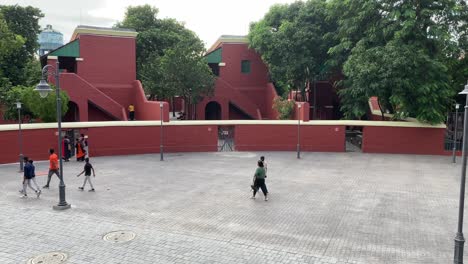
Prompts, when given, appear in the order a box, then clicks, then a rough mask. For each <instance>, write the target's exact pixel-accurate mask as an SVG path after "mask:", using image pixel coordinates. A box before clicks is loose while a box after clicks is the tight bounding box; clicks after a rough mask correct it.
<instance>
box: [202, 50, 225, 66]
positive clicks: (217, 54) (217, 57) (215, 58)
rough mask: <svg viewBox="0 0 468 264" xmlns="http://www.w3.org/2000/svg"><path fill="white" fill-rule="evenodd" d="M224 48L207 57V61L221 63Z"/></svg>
mask: <svg viewBox="0 0 468 264" xmlns="http://www.w3.org/2000/svg"><path fill="white" fill-rule="evenodd" d="M222 50H223V49H222V48H219V49H216V50H213V51H212V52H210V53H208V54H206V55H205V59H206V61H207V62H208V63H220V62H221V60H222Z"/></svg>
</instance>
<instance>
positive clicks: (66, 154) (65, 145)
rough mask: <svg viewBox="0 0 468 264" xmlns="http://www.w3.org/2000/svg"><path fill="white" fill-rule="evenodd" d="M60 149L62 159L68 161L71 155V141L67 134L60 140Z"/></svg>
mask: <svg viewBox="0 0 468 264" xmlns="http://www.w3.org/2000/svg"><path fill="white" fill-rule="evenodd" d="M62 149H63V160H64V161H65V162H68V161H70V156H71V142H70V139H69V138H68V136H65V137H64V138H63V141H62Z"/></svg>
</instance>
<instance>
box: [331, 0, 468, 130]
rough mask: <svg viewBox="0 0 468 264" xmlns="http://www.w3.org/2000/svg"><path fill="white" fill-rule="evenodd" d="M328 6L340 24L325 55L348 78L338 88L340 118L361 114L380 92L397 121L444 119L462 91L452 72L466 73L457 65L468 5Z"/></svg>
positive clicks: (451, 1)
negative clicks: (333, 40)
mask: <svg viewBox="0 0 468 264" xmlns="http://www.w3.org/2000/svg"><path fill="white" fill-rule="evenodd" d="M330 6H331V7H332V10H334V11H333V12H331V14H332V17H334V19H336V20H337V21H338V24H339V27H338V30H337V32H336V34H335V36H336V39H337V40H339V44H337V45H335V46H334V47H332V48H331V49H330V50H329V53H330V54H331V55H332V58H333V59H332V60H331V61H332V62H333V65H334V66H335V67H338V68H342V71H343V73H344V75H345V80H344V81H343V82H342V88H343V89H342V90H341V91H340V92H339V94H340V98H341V105H342V107H341V110H342V111H343V112H344V114H345V117H347V118H360V117H362V116H363V115H364V114H365V113H366V111H367V109H368V106H367V100H368V98H369V97H371V96H377V97H378V98H379V103H380V105H381V106H382V108H383V110H387V111H389V112H390V113H392V114H394V117H395V119H402V118H405V117H408V116H411V117H416V118H417V119H418V120H419V121H421V122H427V123H431V124H436V123H440V122H443V121H444V118H445V114H446V111H447V108H448V107H449V106H450V104H451V102H452V100H453V97H454V95H455V91H458V90H460V89H461V87H460V86H459V85H460V84H459V82H455V81H454V79H455V78H454V76H459V77H457V79H461V78H463V77H460V76H465V74H466V73H463V69H462V68H463V67H460V64H462V63H463V60H460V58H461V56H462V54H463V52H464V51H463V47H466V21H467V20H466V15H467V8H466V5H464V4H462V1H457V0H443V1H396V0H385V1H365V0H355V1H340V0H334V1H332V2H331V4H330ZM465 77H466V76H465ZM456 86H458V87H456Z"/></svg>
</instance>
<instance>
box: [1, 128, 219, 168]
mask: <svg viewBox="0 0 468 264" xmlns="http://www.w3.org/2000/svg"><path fill="white" fill-rule="evenodd" d="M64 130H67V129H64ZM80 132H81V133H84V134H86V135H88V138H89V139H88V140H89V148H90V150H89V151H90V154H91V156H112V155H130V154H144V153H159V150H160V136H161V134H160V127H159V126H121V127H118V126H117V127H90V128H87V129H80ZM23 142H24V145H23V154H24V155H25V156H28V157H30V158H32V159H35V160H45V159H47V157H48V150H49V148H54V149H56V150H57V129H51V128H47V129H34V130H33V129H30V130H23ZM163 142H164V152H203V151H216V150H217V144H218V128H217V126H214V125H206V126H204V125H201V126H164V128H163ZM0 146H1V148H2V151H0V163H11V162H17V161H18V131H16V130H15V131H0Z"/></svg>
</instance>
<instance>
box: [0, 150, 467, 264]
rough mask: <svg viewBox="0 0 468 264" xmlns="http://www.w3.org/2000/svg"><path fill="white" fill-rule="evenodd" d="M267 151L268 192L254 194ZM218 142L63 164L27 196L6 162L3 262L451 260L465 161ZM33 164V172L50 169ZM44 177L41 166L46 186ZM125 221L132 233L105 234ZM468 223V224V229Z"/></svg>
mask: <svg viewBox="0 0 468 264" xmlns="http://www.w3.org/2000/svg"><path fill="white" fill-rule="evenodd" d="M260 155H265V156H266V161H267V162H268V168H269V171H268V178H267V185H268V188H269V191H270V194H271V195H270V200H269V201H267V202H265V201H263V199H262V198H263V195H260V196H259V198H257V199H256V200H251V199H249V196H250V195H251V193H250V187H249V185H250V183H251V178H252V175H253V172H254V170H255V168H256V161H257V160H258V158H259V156H260ZM295 155H296V154H295V153H293V152H268V153H250V152H220V153H184V154H168V155H166V156H165V159H166V160H165V161H164V162H160V161H159V154H155V155H136V156H116V157H100V158H94V159H92V163H93V164H94V167H95V168H96V173H97V176H96V178H93V183H94V185H95V188H96V192H95V193H90V192H87V191H85V192H80V191H79V190H78V186H80V185H81V184H82V182H83V177H80V178H77V177H76V174H78V173H79V172H81V169H82V166H83V164H81V163H76V162H69V163H64V172H65V177H64V179H65V183H66V185H67V201H68V202H69V203H71V205H72V209H70V210H66V211H54V210H52V206H53V205H55V204H56V203H57V201H58V179H57V178H56V177H55V176H54V177H55V178H53V179H52V184H51V188H50V189H49V190H43V195H42V196H41V198H40V199H36V198H34V195H32V193H30V198H28V199H21V198H19V197H20V194H19V193H18V190H19V187H20V174H18V173H17V172H16V171H17V165H0V190H1V192H0V212H1V213H0V245H1V246H0V263H2V264H9V263H12V264H17V263H26V262H27V261H28V259H30V258H32V257H34V256H37V255H39V254H42V253H47V252H55V251H59V252H64V253H66V254H67V255H68V260H67V262H66V263H113V264H117V263H122V264H123V263H132V264H133V263H145V264H146V263H341V264H344V263H346V264H350V263H369V264H377V263H425V264H430V263H434V264H440V263H452V258H453V238H454V236H455V232H456V227H457V212H458V195H459V175H460V164H459V163H457V164H456V165H454V164H452V163H451V159H450V157H440V156H410V155H371V154H361V153H303V156H302V159H301V160H297V159H296V158H295ZM47 165H48V164H47V163H46V162H37V163H36V173H37V174H38V173H45V172H46V171H47ZM46 178H47V177H46V176H38V181H39V183H40V185H41V186H42V185H44V183H45V181H46ZM120 230H128V231H132V232H134V233H135V234H136V237H135V239H134V240H132V241H129V242H125V243H111V242H108V241H105V240H103V236H104V235H106V234H107V233H109V232H112V231H120ZM467 230H468V229H467Z"/></svg>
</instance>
